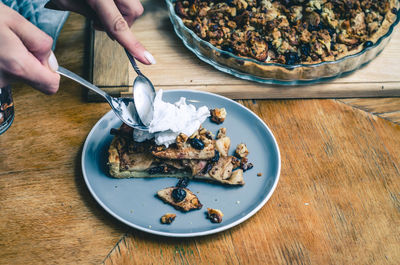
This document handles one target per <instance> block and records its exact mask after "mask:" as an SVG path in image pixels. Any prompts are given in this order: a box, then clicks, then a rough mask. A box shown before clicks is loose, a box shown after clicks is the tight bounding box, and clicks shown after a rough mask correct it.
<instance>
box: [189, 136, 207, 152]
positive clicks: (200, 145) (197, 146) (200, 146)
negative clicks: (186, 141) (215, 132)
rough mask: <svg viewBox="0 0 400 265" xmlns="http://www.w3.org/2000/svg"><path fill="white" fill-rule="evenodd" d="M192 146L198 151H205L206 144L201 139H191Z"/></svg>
mask: <svg viewBox="0 0 400 265" xmlns="http://www.w3.org/2000/svg"><path fill="white" fill-rule="evenodd" d="M190 145H191V146H192V147H193V148H195V149H197V150H203V149H204V143H203V141H201V140H200V139H197V138H192V139H190Z"/></svg>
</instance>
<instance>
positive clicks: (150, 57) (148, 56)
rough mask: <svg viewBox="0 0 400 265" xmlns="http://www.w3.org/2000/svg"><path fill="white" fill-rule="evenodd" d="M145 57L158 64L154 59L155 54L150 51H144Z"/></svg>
mask: <svg viewBox="0 0 400 265" xmlns="http://www.w3.org/2000/svg"><path fill="white" fill-rule="evenodd" d="M143 55H144V57H145V58H146V59H147V61H148V62H149V63H151V64H156V59H154V57H153V55H151V53H149V52H148V51H145V52H144V53H143Z"/></svg>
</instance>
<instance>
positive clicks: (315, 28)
mask: <svg viewBox="0 0 400 265" xmlns="http://www.w3.org/2000/svg"><path fill="white" fill-rule="evenodd" d="M320 26H321V23H320V24H318V25H316V26H314V25H311V24H310V25H308V28H307V29H308V31H310V32H311V31H318V30H320V28H321V27H320Z"/></svg>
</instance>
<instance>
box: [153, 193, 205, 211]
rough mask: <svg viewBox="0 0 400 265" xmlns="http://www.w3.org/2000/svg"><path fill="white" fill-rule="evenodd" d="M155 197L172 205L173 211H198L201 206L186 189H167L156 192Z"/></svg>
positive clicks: (194, 196)
mask: <svg viewBox="0 0 400 265" xmlns="http://www.w3.org/2000/svg"><path fill="white" fill-rule="evenodd" d="M157 196H158V197H159V198H160V199H161V200H163V201H164V202H165V203H168V204H170V205H172V206H173V207H174V208H175V209H177V210H180V211H183V212H188V211H190V210H199V209H201V207H203V205H202V204H201V203H200V201H199V198H197V196H196V195H195V194H194V193H193V192H192V191H190V190H189V189H187V188H182V187H169V188H165V189H162V190H160V191H158V192H157Z"/></svg>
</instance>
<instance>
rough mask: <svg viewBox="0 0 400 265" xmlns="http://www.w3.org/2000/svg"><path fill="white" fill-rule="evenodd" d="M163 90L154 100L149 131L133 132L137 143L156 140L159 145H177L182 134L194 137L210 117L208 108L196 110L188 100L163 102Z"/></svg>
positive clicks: (203, 107) (182, 98) (159, 91)
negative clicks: (176, 140)
mask: <svg viewBox="0 0 400 265" xmlns="http://www.w3.org/2000/svg"><path fill="white" fill-rule="evenodd" d="M162 95H163V90H162V89H160V90H158V91H157V93H156V97H155V99H154V105H153V107H154V114H153V119H152V121H151V123H150V126H149V131H148V132H145V131H139V130H134V131H133V139H134V140H135V141H137V142H143V141H145V140H148V139H151V138H153V137H154V138H155V142H156V144H157V145H165V146H166V147H168V146H169V145H170V144H172V143H175V139H176V137H177V136H178V135H179V134H180V133H184V134H186V135H187V136H190V135H192V134H193V133H194V132H195V131H196V130H198V129H199V128H200V125H201V124H202V123H203V122H204V121H205V120H206V119H207V117H209V116H210V111H209V109H208V108H207V107H206V106H202V107H200V108H198V109H196V107H195V106H193V105H192V104H186V98H184V97H181V98H180V99H179V101H177V102H175V103H173V104H171V103H168V102H165V101H163V100H162Z"/></svg>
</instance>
